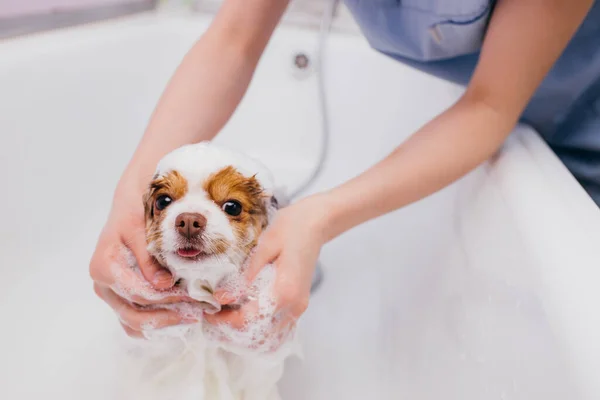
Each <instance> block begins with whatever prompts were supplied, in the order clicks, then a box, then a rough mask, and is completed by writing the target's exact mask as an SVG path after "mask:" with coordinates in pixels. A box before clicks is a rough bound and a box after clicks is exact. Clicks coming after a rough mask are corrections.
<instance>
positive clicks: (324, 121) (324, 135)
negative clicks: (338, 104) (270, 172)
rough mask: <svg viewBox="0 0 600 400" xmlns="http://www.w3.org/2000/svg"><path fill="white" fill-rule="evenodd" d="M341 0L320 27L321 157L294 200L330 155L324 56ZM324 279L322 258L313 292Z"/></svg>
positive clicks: (327, 9) (329, 5)
mask: <svg viewBox="0 0 600 400" xmlns="http://www.w3.org/2000/svg"><path fill="white" fill-rule="evenodd" d="M338 2H339V0H329V1H328V2H327V5H326V7H325V10H324V12H323V16H322V18H321V25H320V28H319V38H318V43H317V59H316V71H317V87H318V97H319V111H320V115H321V149H320V152H319V158H318V160H317V163H316V165H315V168H314V169H313V171H312V172H311V174H310V175H309V177H308V178H307V179H306V180H305V181H304V182H303V183H302V184H301V185H300V186H299V187H298V188H297V189H296V190H295V191H294V192H293V193H292V194H291V196H290V198H291V199H292V200H294V199H296V198H298V197H299V196H300V195H302V194H303V193H304V192H305V191H306V190H307V189H308V187H309V186H310V185H312V184H313V183H314V182H315V181H316V180H317V179H318V178H319V176H320V175H321V173H322V171H323V167H324V165H325V162H326V160H327V156H328V155H329V142H330V126H329V111H328V109H327V96H326V90H325V77H324V74H325V69H324V67H323V66H324V58H325V42H326V39H327V36H328V35H329V31H330V30H331V23H332V21H333V17H334V14H335V10H336V7H337V5H338ZM322 281H323V267H322V264H321V262H320V260H317V265H316V267H315V273H314V275H313V281H312V285H311V292H312V293H314V292H315V290H316V289H317V288H318V287H319V286H320V284H321V282H322Z"/></svg>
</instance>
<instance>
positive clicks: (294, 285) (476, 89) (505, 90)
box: [213, 0, 592, 323]
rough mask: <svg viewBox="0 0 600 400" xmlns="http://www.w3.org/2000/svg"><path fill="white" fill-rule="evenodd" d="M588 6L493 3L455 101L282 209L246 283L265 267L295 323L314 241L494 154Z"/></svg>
mask: <svg viewBox="0 0 600 400" xmlns="http://www.w3.org/2000/svg"><path fill="white" fill-rule="evenodd" d="M591 4H592V1H591V0H585V1H575V2H573V1H567V0H552V1H546V0H500V1H498V3H497V6H496V9H495V12H494V13H493V16H492V18H491V20H490V24H489V28H488V31H487V34H486V37H485V40H484V44H483V48H482V52H481V56H480V60H479V62H478V65H477V67H476V70H475V72H474V74H473V77H472V79H471V81H470V83H469V85H468V87H467V90H466V91H465V93H464V95H463V96H462V97H461V98H460V99H459V100H458V101H457V102H456V103H455V104H454V105H453V106H452V107H450V108H449V109H448V110H447V111H445V112H444V113H442V114H441V115H440V116H438V117H437V118H435V119H434V120H432V121H431V122H429V123H428V124H426V125H425V126H424V127H423V128H421V129H420V130H419V131H418V132H417V133H415V134H414V135H413V136H412V137H410V138H409V139H408V140H407V141H405V142H404V143H403V144H402V145H401V146H399V147H398V148H397V149H396V150H394V151H393V152H392V153H391V154H390V155H389V156H388V157H387V158H385V159H384V160H382V161H381V162H379V163H378V164H376V165H375V166H373V167H372V168H371V169H369V170H367V171H366V172H364V173H363V174H361V175H359V176H357V177H356V178H354V179H352V180H350V181H348V182H346V183H344V184H342V185H341V186H338V187H336V188H334V189H332V190H330V191H328V192H325V193H320V194H317V195H315V196H311V197H308V198H306V199H304V200H302V201H300V202H298V203H297V204H294V205H292V206H290V207H289V208H287V209H284V210H282V211H281V214H280V216H279V217H278V219H276V220H275V222H274V224H273V225H272V227H271V228H270V229H269V230H268V231H267V232H266V233H265V235H264V237H263V239H262V240H261V243H260V244H259V247H258V249H257V252H256V254H255V257H253V259H252V262H251V266H250V268H249V271H248V279H249V280H252V279H253V278H254V277H255V276H256V274H257V272H258V271H259V270H260V269H261V268H262V266H263V265H265V264H266V263H269V262H274V263H275V265H276V266H277V269H278V279H279V280H280V282H278V284H277V286H276V295H277V296H279V298H280V300H279V303H280V306H281V308H282V309H287V310H289V312H290V313H292V317H295V318H297V317H298V316H299V315H300V314H301V313H302V312H303V311H304V309H305V308H306V306H307V305H308V298H309V297H308V296H309V289H310V279H311V277H312V273H313V269H314V265H315V262H316V258H317V257H318V253H319V249H320V247H321V246H322V244H324V243H325V242H327V241H329V240H331V239H333V238H335V237H337V236H338V235H340V234H341V233H343V232H345V231H347V230H348V229H351V228H353V227H355V226H357V225H359V224H361V223H363V222H365V221H368V220H370V219H373V218H376V217H379V216H381V215H384V214H386V213H388V212H390V211H393V210H396V209H398V208H400V207H403V206H405V205H407V204H410V203H412V202H414V201H417V200H419V199H422V198H424V197H426V196H429V195H431V194H432V193H435V192H436V191H438V190H440V189H442V188H444V187H446V186H447V185H449V184H451V183H452V182H454V181H455V180H457V179H458V178H460V177H461V176H463V175H465V174H466V173H467V172H469V171H471V170H472V169H473V168H475V167H476V166H478V165H479V164H481V163H482V162H483V161H485V160H486V159H488V158H489V157H490V156H491V155H492V154H493V153H494V152H495V151H497V149H498V148H499V147H500V145H501V144H502V143H503V141H504V140H505V139H506V137H507V136H508V135H509V134H510V132H511V131H512V130H513V128H514V126H515V124H516V122H517V121H518V118H519V116H520V114H521V113H522V111H523V109H524V108H525V106H526V105H527V103H528V102H529V100H530V98H531V97H532V95H533V93H534V92H535V90H536V88H537V87H538V86H539V84H540V83H541V81H542V80H543V78H544V77H545V75H546V74H547V73H548V71H549V70H550V68H551V67H552V65H553V64H554V62H555V61H556V59H557V58H558V57H559V56H560V54H561V53H562V51H563V50H564V48H565V46H566V45H567V43H568V42H569V40H570V39H571V37H572V36H573V34H574V33H575V31H576V30H577V28H578V26H579V25H580V23H581V22H582V21H583V19H584V17H585V15H586V13H587V11H588V10H589V8H590V6H591ZM450 149H451V151H450ZM243 314H244V309H243V308H242V309H240V310H238V311H234V312H228V313H226V314H223V315H221V316H217V317H215V318H213V322H214V323H218V322H222V321H241V320H243V319H244V315H243ZM292 319H293V318H292Z"/></svg>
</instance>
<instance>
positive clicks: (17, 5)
mask: <svg viewBox="0 0 600 400" xmlns="http://www.w3.org/2000/svg"><path fill="white" fill-rule="evenodd" d="M142 1H144V0H0V18H7V17H14V16H22V15H31V14H40V13H45V12H55V11H61V10H69V9H81V8H87V7H94V6H102V5H110V4H117V3H139V2H142Z"/></svg>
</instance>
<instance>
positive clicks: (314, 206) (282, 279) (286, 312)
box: [205, 195, 328, 350]
mask: <svg viewBox="0 0 600 400" xmlns="http://www.w3.org/2000/svg"><path fill="white" fill-rule="evenodd" d="M326 213H327V207H326V206H325V202H324V201H323V199H322V196H321V195H314V196H311V197H307V198H306V199H303V200H301V201H299V202H298V203H296V204H293V205H291V206H289V207H287V208H284V209H282V210H280V211H279V212H278V213H277V215H276V217H275V220H274V221H273V223H272V224H271V225H270V226H269V228H268V229H267V230H266V231H265V232H264V233H263V235H262V236H261V238H260V240H259V243H258V245H257V247H256V251H255V253H254V254H253V255H252V257H251V259H250V264H249V266H248V269H247V270H246V272H245V277H246V279H247V282H248V283H249V284H251V283H252V282H253V281H254V279H255V278H256V276H257V275H258V273H259V272H260V271H261V269H262V268H264V267H265V265H267V264H270V263H273V264H274V265H275V274H276V278H275V284H274V289H273V290H274V293H273V296H274V298H275V301H276V304H277V306H276V312H275V314H274V317H273V329H272V330H271V331H270V332H268V333H267V335H268V336H269V337H267V338H256V340H257V342H258V341H262V340H265V339H271V338H273V337H274V336H275V335H277V336H279V339H280V340H277V341H275V342H277V343H279V344H281V342H282V341H283V340H284V339H285V337H286V336H287V333H289V332H290V330H291V328H293V326H294V324H295V322H296V321H297V320H298V318H299V317H300V316H301V315H302V314H303V313H304V311H305V310H306V308H307V307H308V302H309V297H310V288H311V284H312V278H313V273H314V271H315V266H316V263H317V258H318V257H319V253H320V251H321V247H322V246H323V244H324V243H325V242H326V241H327V240H328V235H327V232H326V227H327V218H326V217H327V214H326ZM215 297H216V298H217V300H219V302H220V303H221V304H223V305H226V304H232V303H236V301H237V300H239V299H236V298H235V297H233V295H231V294H230V293H227V292H224V291H218V292H217V293H215ZM257 312H258V306H257V302H256V301H255V300H252V301H250V302H248V303H246V304H244V305H243V306H242V307H240V308H239V309H237V310H232V309H226V310H223V311H221V312H219V313H217V314H214V315H205V317H206V320H207V322H208V323H210V324H212V325H217V324H223V323H225V324H230V325H231V326H232V327H234V328H235V329H238V330H243V329H244V326H245V324H246V321H248V320H251V319H253V316H254V314H255V313H257ZM259 344H261V343H259ZM272 350H275V348H273V349H272Z"/></svg>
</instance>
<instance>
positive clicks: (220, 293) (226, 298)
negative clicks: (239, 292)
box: [213, 289, 237, 306]
mask: <svg viewBox="0 0 600 400" xmlns="http://www.w3.org/2000/svg"><path fill="white" fill-rule="evenodd" d="M213 296H214V298H215V300H217V301H218V302H219V304H221V305H222V306H225V305H229V304H232V303H234V302H235V301H236V300H237V299H236V297H235V296H234V295H233V294H231V293H229V292H228V291H227V289H218V290H216V291H215V293H214V295H213Z"/></svg>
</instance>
